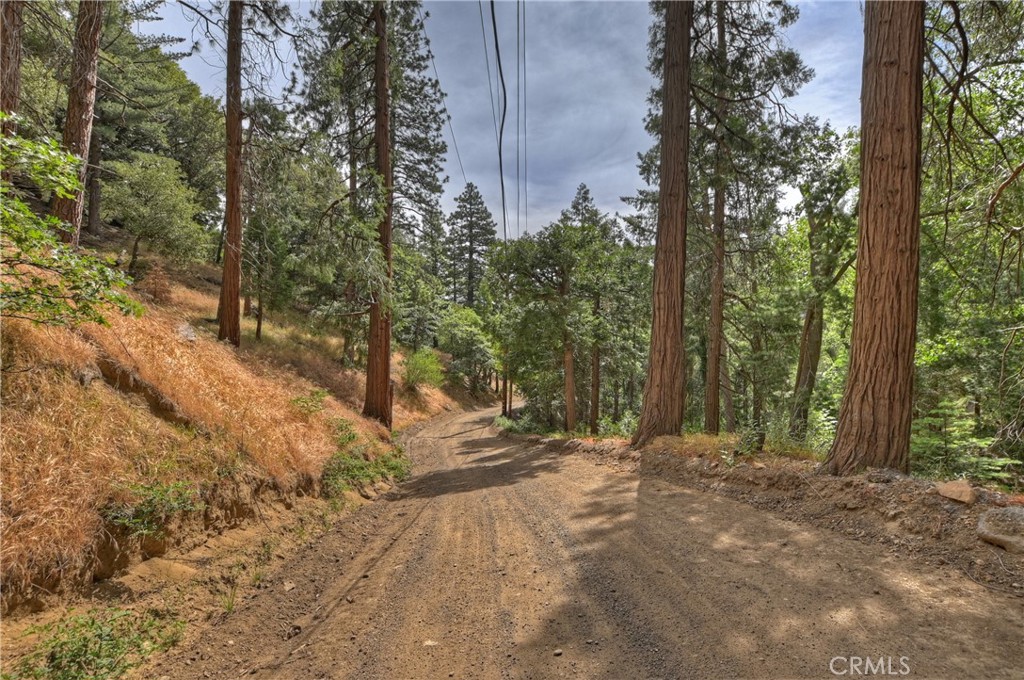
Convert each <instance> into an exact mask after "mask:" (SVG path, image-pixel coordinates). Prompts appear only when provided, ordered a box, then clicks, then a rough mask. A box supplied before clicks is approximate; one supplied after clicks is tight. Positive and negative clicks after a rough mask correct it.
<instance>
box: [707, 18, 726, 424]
mask: <svg viewBox="0 0 1024 680" xmlns="http://www.w3.org/2000/svg"><path fill="white" fill-rule="evenodd" d="M715 10H716V17H715V29H716V33H717V44H716V49H715V95H716V98H715V113H716V118H717V120H719V121H723V120H725V117H726V115H727V114H726V106H725V94H726V93H725V85H724V81H725V75H726V74H725V69H726V44H725V3H724V2H717V3H715ZM724 134H725V130H724V129H723V127H722V124H721V123H720V122H719V123H716V124H715V176H714V178H713V181H714V207H713V209H712V216H711V229H712V239H713V243H714V245H713V247H712V258H711V314H710V317H709V318H708V348H707V351H708V354H707V367H706V368H707V371H706V376H705V380H706V382H705V387H704V431H705V432H707V433H709V434H718V430H719V424H720V422H721V415H720V410H719V409H720V403H721V390H720V387H721V372H722V371H721V362H722V333H723V328H722V326H723V324H724V321H725V320H724V314H725V187H726V185H725V167H726V166H725V141H724V139H723V135H724Z"/></svg>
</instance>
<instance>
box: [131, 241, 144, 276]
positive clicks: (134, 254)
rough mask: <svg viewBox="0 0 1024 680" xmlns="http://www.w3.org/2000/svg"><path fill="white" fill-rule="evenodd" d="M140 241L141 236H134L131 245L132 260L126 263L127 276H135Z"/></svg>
mask: <svg viewBox="0 0 1024 680" xmlns="http://www.w3.org/2000/svg"><path fill="white" fill-rule="evenodd" d="M141 240H142V237H141V236H136V237H135V243H133V244H132V258H131V259H130V260H129V261H128V273H129V274H135V265H136V263H137V262H138V261H139V241H141Z"/></svg>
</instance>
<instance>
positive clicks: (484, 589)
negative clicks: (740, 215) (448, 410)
mask: <svg viewBox="0 0 1024 680" xmlns="http://www.w3.org/2000/svg"><path fill="white" fill-rule="evenodd" d="M493 416H494V412H493V410H492V411H477V412H472V413H467V414H459V415H456V416H450V417H447V418H445V419H442V420H440V421H435V422H434V423H431V424H430V425H428V426H427V427H425V428H423V429H422V430H421V431H420V432H419V433H418V434H416V435H415V436H412V437H411V438H410V439H409V441H408V444H407V445H408V449H409V451H410V453H411V455H412V456H413V459H414V461H415V463H416V468H415V469H416V473H417V474H416V475H415V477H414V478H413V479H411V480H410V481H409V482H407V483H406V484H404V485H402V487H401V488H400V489H398V490H397V491H395V492H392V493H391V494H389V495H388V496H387V497H386V498H385V499H383V500H382V501H380V502H378V503H375V504H372V505H370V506H366V507H365V508H363V509H361V510H359V511H357V512H356V513H354V514H353V515H352V516H350V517H348V518H346V519H344V520H342V521H341V522H339V525H338V526H337V527H336V528H335V529H334V530H332V531H330V532H328V533H327V534H326V535H325V536H324V537H322V538H321V539H320V540H319V541H318V542H316V543H315V544H313V545H311V546H308V547H307V549H306V550H305V551H304V552H302V553H300V554H299V555H298V556H296V557H295V558H294V560H293V561H292V562H290V563H289V564H287V565H286V567H285V568H284V569H283V570H282V576H281V578H282V579H284V578H287V579H288V580H289V581H292V582H294V583H295V584H296V587H295V588H294V589H293V590H291V591H289V592H285V591H284V590H283V588H282V587H281V584H280V583H274V584H273V585H272V587H271V588H270V589H268V590H265V591H263V592H262V593H260V595H259V596H258V597H257V598H255V599H253V600H252V601H250V602H248V603H246V604H245V605H244V606H241V607H239V608H238V610H236V611H235V612H234V613H233V614H231V615H230V616H228V617H226V619H225V620H224V621H223V622H222V623H221V624H220V625H218V626H216V627H213V628H211V629H210V630H209V631H208V633H207V635H205V636H204V637H203V638H202V639H201V640H199V641H198V642H197V643H195V644H193V645H191V646H190V647H189V648H186V649H182V650H178V651H176V652H175V653H173V654H172V655H170V656H168V657H165V659H164V660H163V661H162V662H161V663H160V668H159V669H158V670H156V671H155V675H156V677H158V678H159V677H160V675H161V673H165V674H167V675H169V676H170V677H173V678H178V677H183V678H193V677H194V678H207V677H239V676H245V677H256V678H297V679H298V678H311V679H319V678H359V679H362V678H388V679H391V678H436V677H440V678H445V677H453V678H509V679H512V678H555V677H580V678H609V679H611V678H720V677H729V678H789V677H794V678H795V677H800V678H803V677H832V675H831V674H830V672H829V663H830V662H831V661H832V659H834V658H837V657H841V658H846V657H851V656H860V657H869V656H870V657H872V658H874V659H877V658H879V657H886V658H888V657H891V658H892V659H893V663H894V664H896V668H897V669H899V659H900V657H905V658H906V660H907V663H908V664H909V667H910V671H911V675H910V676H911V677H923V678H961V677H990V678H998V677H1020V676H1019V672H1020V662H1021V646H1020V643H1021V640H1022V639H1024V612H1022V603H1021V602H1020V600H1018V599H1016V598H1012V597H1005V596H1002V595H1000V594H997V593H993V592H989V591H987V590H985V589H983V588H980V587H979V586H977V585H976V584H974V583H972V582H970V581H969V580H968V579H966V578H964V577H963V576H962V575H960V574H959V573H957V572H955V571H953V570H951V569H936V568H932V567H927V566H924V565H921V564H919V563H915V562H913V561H911V560H901V559H898V558H894V557H892V556H891V555H889V554H887V553H886V552H885V551H883V550H881V549H877V548H875V547H874V546H870V545H864V544H860V543H856V542H853V541H850V540H848V539H846V538H843V537H841V536H839V535H836V534H833V533H830V532H827V531H823V530H819V529H815V528H813V527H806V526H801V525H797V524H794V523H792V522H788V521H784V520H781V519H779V518H777V517H775V516H773V515H771V514H770V513H763V512H758V511H756V510H754V509H752V508H750V507H749V506H747V505H744V504H741V503H737V502H734V501H731V500H729V499H725V498H722V497H719V496H715V495H714V494H708V493H701V492H696V491H690V490H686V489H681V488H679V487H675V486H672V485H669V484H666V483H663V482H660V481H657V480H650V479H646V478H645V479H640V478H638V477H637V476H636V475H634V474H629V473H624V472H616V471H613V470H611V469H609V468H607V467H603V466H599V465H595V464H594V463H593V462H592V461H589V460H586V459H583V458H581V457H575V456H571V455H561V454H560V453H558V452H555V451H552V450H550V449H548V448H546V447H543V446H536V445H528V444H520V443H516V442H511V441H509V440H507V439H502V438H499V437H497V436H496V435H495V433H494V432H493V431H492V430H491V429H490V428H489V426H488V425H489V422H490V420H491V419H492V418H493ZM844 663H848V662H844V661H840V662H839V666H836V668H838V669H842V668H843V667H844V666H843V664H844ZM150 674H152V673H150Z"/></svg>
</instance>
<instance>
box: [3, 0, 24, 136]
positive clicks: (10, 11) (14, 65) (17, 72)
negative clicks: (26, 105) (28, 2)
mask: <svg viewBox="0 0 1024 680" xmlns="http://www.w3.org/2000/svg"><path fill="white" fill-rule="evenodd" d="M24 9H25V2H24V0H3V2H0V111H3V112H4V113H9V114H15V113H18V110H19V109H20V108H21V36H22V31H23V28H24V25H25V23H24ZM16 129H17V126H16V125H15V124H14V122H13V121H8V122H5V123H4V124H3V126H2V127H0V134H3V135H4V136H5V137H6V136H9V135H13V134H14V132H15V130H16Z"/></svg>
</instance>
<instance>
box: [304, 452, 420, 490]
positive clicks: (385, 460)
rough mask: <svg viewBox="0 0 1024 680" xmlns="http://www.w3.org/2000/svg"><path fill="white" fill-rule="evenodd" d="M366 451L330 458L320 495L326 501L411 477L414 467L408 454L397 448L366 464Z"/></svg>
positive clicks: (324, 472) (322, 479)
mask: <svg viewBox="0 0 1024 680" xmlns="http://www.w3.org/2000/svg"><path fill="white" fill-rule="evenodd" d="M364 451H365V447H362V446H357V447H355V448H354V449H352V450H350V451H339V452H338V453H336V454H334V455H333V456H331V458H330V459H329V460H328V461H327V464H326V465H324V469H323V472H322V473H321V475H320V486H321V489H322V491H321V493H322V494H323V495H324V496H325V497H326V498H339V497H341V495H342V494H344V493H345V492H346V491H351V490H352V489H353V488H355V487H356V486H361V485H365V484H373V483H374V482H377V481H380V480H382V479H392V480H395V481H402V480H404V479H406V478H407V477H408V476H409V473H410V472H411V470H412V463H411V461H410V460H409V458H408V456H406V455H405V452H404V451H402V450H401V449H400V448H397V447H396V448H395V449H393V450H391V451H388V452H387V453H384V454H382V455H380V456H377V457H376V458H374V459H373V460H367V459H366V457H365V455H364Z"/></svg>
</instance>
